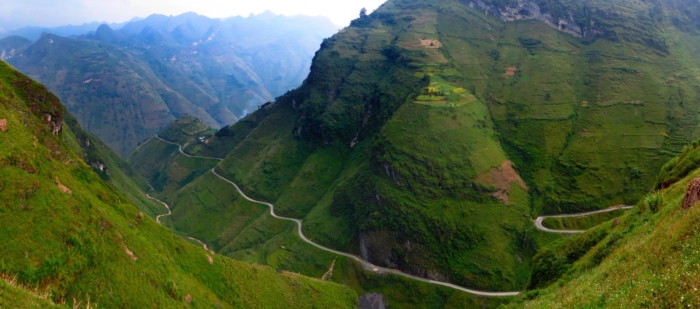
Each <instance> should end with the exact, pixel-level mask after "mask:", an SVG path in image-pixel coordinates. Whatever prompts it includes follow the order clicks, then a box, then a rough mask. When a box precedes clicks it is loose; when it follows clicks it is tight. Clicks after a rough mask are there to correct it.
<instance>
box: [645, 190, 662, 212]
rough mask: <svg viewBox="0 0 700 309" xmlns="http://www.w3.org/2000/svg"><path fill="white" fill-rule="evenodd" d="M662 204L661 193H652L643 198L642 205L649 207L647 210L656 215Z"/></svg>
mask: <svg viewBox="0 0 700 309" xmlns="http://www.w3.org/2000/svg"><path fill="white" fill-rule="evenodd" d="M663 203H664V197H663V195H661V192H653V193H649V194H648V195H647V196H646V197H645V198H644V205H645V206H647V207H649V209H650V210H651V211H652V212H654V213H656V212H658V211H659V208H660V207H661V205H663Z"/></svg>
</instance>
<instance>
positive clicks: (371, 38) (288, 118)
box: [131, 0, 700, 291]
mask: <svg viewBox="0 0 700 309" xmlns="http://www.w3.org/2000/svg"><path fill="white" fill-rule="evenodd" d="M699 9H700V8H699V6H698V4H697V3H695V2H687V1H685V2H684V1H670V2H659V1H636V2H627V1H606V2H600V1H583V2H580V1H578V2H574V1H563V0H562V1H559V0H552V1H549V0H548V1H482V2H478V3H477V2H474V3H469V2H466V1H453V0H441V1H422V0H394V1H388V2H387V3H385V4H384V5H383V6H382V7H381V8H380V9H378V10H377V11H376V12H374V13H373V14H371V15H369V16H366V17H362V18H360V19H358V20H355V21H354V22H353V23H352V25H351V26H350V27H348V28H346V29H344V30H342V31H341V32H340V33H338V34H337V35H335V36H333V37H332V38H330V39H328V40H326V41H324V43H323V45H322V48H321V50H320V51H319V52H318V53H317V54H316V57H315V59H314V63H313V65H312V69H311V73H310V75H309V77H308V78H307V79H306V81H305V82H304V84H303V85H302V86H301V87H300V88H298V89H297V90H295V91H292V92H290V93H288V94H287V95H285V96H283V97H281V98H279V100H277V102H276V103H274V104H272V105H269V106H265V107H264V108H262V109H260V110H258V111H257V112H255V113H253V114H252V115H249V116H248V117H246V118H244V119H243V120H242V121H241V122H239V123H237V124H235V125H233V126H230V127H226V128H224V129H222V130H220V131H219V132H217V134H216V135H215V136H214V137H212V138H211V139H209V140H207V142H205V143H202V144H192V145H188V146H187V147H186V150H188V151H190V153H195V154H199V155H205V156H213V157H220V158H225V160H224V161H223V162H222V163H221V164H220V165H219V167H218V168H217V171H220V172H221V173H222V175H224V176H225V177H227V178H228V179H231V180H233V181H234V182H236V183H238V184H239V185H241V187H242V188H243V190H244V191H245V192H246V193H247V194H249V195H250V196H252V197H254V198H257V199H260V200H265V201H269V202H271V203H273V204H275V205H276V212H277V213H278V214H280V215H285V216H290V217H295V218H300V219H303V221H304V229H305V230H304V232H305V234H306V235H307V236H309V237H310V238H312V239H313V240H314V241H317V242H319V243H321V244H323V245H325V246H329V247H331V248H335V249H339V250H344V251H347V252H352V253H355V254H358V255H361V256H362V257H364V258H366V259H367V260H369V261H371V262H373V263H377V264H378V265H382V266H388V267H394V268H398V269H401V270H403V271H405V272H409V273H412V274H416V275H419V276H423V277H427V278H432V279H438V280H442V281H450V282H454V283H457V284H460V285H463V286H468V287H474V288H480V289H485V290H495V291H504V290H520V289H523V288H524V287H525V286H526V285H527V283H528V282H529V280H530V277H531V274H532V272H533V269H536V267H537V265H536V264H535V263H534V262H533V260H532V258H533V256H534V255H535V253H536V252H537V251H538V249H541V248H544V247H545V246H546V245H547V244H548V243H550V242H551V241H552V240H555V239H557V238H561V236H556V235H549V234H544V233H541V232H539V231H537V230H535V229H534V226H533V223H532V218H534V217H536V216H537V215H541V214H550V213H570V212H579V211H583V210H591V209H599V208H604V207H608V206H611V205H617V204H634V203H635V202H636V201H637V200H639V199H640V198H641V197H643V196H644V194H646V193H647V192H648V190H649V188H651V187H652V186H653V185H654V182H655V181H656V180H655V178H656V174H657V172H658V170H659V169H660V168H661V167H662V165H663V163H664V162H666V161H667V160H668V159H670V158H671V157H673V156H674V155H675V154H677V153H678V152H679V151H680V150H681V148H682V147H683V146H684V145H685V144H686V143H688V142H689V141H691V140H693V139H695V138H696V137H697V136H698V132H700V131H698V130H697V129H698V118H697V117H696V116H697V115H696V114H697V112H698V108H700V105H698V104H697V97H698V94H699V92H698V89H697V88H696V87H695V84H696V83H697V74H696V72H697V71H698V69H699V68H700V65H699V63H698V62H697V59H696V58H695V57H693V56H692V55H694V54H695V53H696V52H697V50H698V46H700V45H699V44H700V38H698V36H697V30H698V29H697V27H696V25H695V24H694V23H691V22H690V21H692V20H694V18H695V17H696V16H697V14H695V12H698V10H699ZM581 25H586V26H581ZM588 25H590V26H588ZM154 147H155V146H154ZM158 147H164V146H163V145H161V146H158ZM176 148H177V147H174V149H171V150H170V151H173V152H174V151H176V150H177V149H176ZM131 162H134V163H136V161H131ZM159 164H160V165H161V166H163V168H164V169H168V168H170V167H169V166H170V165H171V163H168V162H162V161H161V162H159ZM137 166H138V164H137ZM137 169H138V168H137ZM140 172H142V171H141V170H140ZM211 181H212V179H210V176H208V175H207V174H204V175H202V176H201V177H200V178H198V179H195V180H193V181H192V182H191V183H189V184H186V183H180V184H178V185H175V186H172V187H170V188H171V189H173V188H178V187H179V189H177V190H176V191H169V192H167V193H166V194H164V195H163V196H162V197H163V198H166V199H167V200H168V202H169V203H170V204H171V205H172V206H173V209H174V213H175V215H173V217H172V220H173V223H172V226H174V227H175V229H176V230H178V231H180V232H182V233H185V234H188V235H193V236H194V237H202V238H204V239H206V240H207V243H210V244H212V245H213V247H214V248H215V250H219V251H221V250H224V251H225V250H229V249H230V248H235V249H236V250H239V251H238V252H241V250H243V249H244V248H246V247H253V248H255V247H256V246H260V245H259V244H256V243H250V244H246V243H245V242H241V239H245V237H247V236H245V235H250V234H249V233H248V232H246V228H247V229H248V230H251V229H252V230H260V229H261V228H260V225H255V223H250V222H248V221H246V220H249V219H250V218H255V216H256V213H255V212H254V211H252V210H251V211H250V212H249V211H248V210H246V207H247V206H245V205H238V206H235V205H230V204H229V205H225V206H226V207H232V208H235V210H234V209H231V208H227V209H229V210H227V211H230V212H231V213H235V212H236V211H238V212H240V213H244V214H246V215H245V216H243V215H241V221H236V223H231V222H232V221H231V220H225V219H222V220H221V221H219V222H216V221H212V220H216V219H215V216H210V217H207V218H209V219H208V220H207V222H210V225H211V226H213V227H215V228H214V229H213V230H211V229H204V228H203V226H202V225H201V224H197V223H196V222H198V221H197V218H199V217H200V216H202V213H203V212H204V211H205V210H206V211H209V210H217V211H223V209H224V208H223V207H224V205H222V202H220V201H217V200H215V199H208V198H204V197H201V198H199V199H194V198H192V194H193V192H195V191H196V192H202V190H203V188H205V187H207V186H208V185H209V183H210V182H211ZM198 188H199V189H198ZM172 192H175V193H172ZM203 194H204V193H203ZM202 196H204V195H202ZM222 218H223V217H222ZM243 218H247V219H245V220H243ZM211 222H216V223H211ZM582 224H585V223H582ZM253 227H257V228H253ZM241 235H243V236H241ZM271 238H272V236H264V235H263V236H256V239H257V243H266V242H267V241H268V240H266V239H271ZM225 252H226V253H227V254H228V253H229V251H225ZM231 254H232V256H236V253H235V252H233V253H231ZM270 254H272V253H270ZM268 256H269V255H268ZM261 263H263V264H266V263H267V264H269V262H266V261H262V262H261Z"/></svg>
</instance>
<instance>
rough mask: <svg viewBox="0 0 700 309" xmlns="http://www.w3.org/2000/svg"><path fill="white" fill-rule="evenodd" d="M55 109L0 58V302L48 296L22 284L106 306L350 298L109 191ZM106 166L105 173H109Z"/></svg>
mask: <svg viewBox="0 0 700 309" xmlns="http://www.w3.org/2000/svg"><path fill="white" fill-rule="evenodd" d="M64 117H66V118H65V119H66V122H70V121H71V120H70V117H68V116H67V115H66V113H65V112H64V108H63V106H61V105H60V102H59V101H58V99H57V98H56V97H55V96H54V95H53V94H51V93H50V92H49V91H48V90H47V89H46V88H44V87H43V86H41V85H39V84H36V83H34V82H33V81H31V80H30V79H29V78H28V77H26V76H24V75H22V74H20V73H19V72H16V71H15V70H14V69H12V68H10V67H9V66H8V65H7V64H5V63H0V119H7V120H8V130H7V131H6V132H0V149H3V151H2V153H0V205H1V206H0V221H2V222H3V224H2V225H0V242H2V243H3V246H2V247H1V248H0V274H2V276H3V278H16V282H15V283H13V285H14V286H13V287H8V285H7V284H5V283H6V282H0V302H2V303H3V304H5V303H7V304H8V306H20V307H24V306H25V305H26V306H33V305H34V304H36V305H37V306H44V307H45V306H48V305H50V303H49V302H46V301H41V300H36V299H32V298H31V296H30V295H31V293H29V292H28V291H23V290H22V288H19V286H24V287H31V289H32V290H34V289H36V290H37V291H46V293H47V295H48V300H49V301H50V302H54V303H58V304H64V303H65V304H69V305H72V304H73V299H75V301H76V303H78V302H79V303H82V304H86V303H87V302H88V300H89V301H90V303H91V304H92V305H93V306H94V307H105V308H123V307H138V308H145V307H152V306H157V307H163V308H175V307H182V306H192V307H200V308H205V307H206V308H211V307H217V306H220V307H222V308H290V307H291V308H309V307H312V308H313V307H316V308H329V307H330V308H355V307H356V306H357V295H356V294H355V292H353V291H352V290H351V289H349V288H347V287H345V286H341V285H337V284H333V283H328V282H322V281H320V280H317V279H311V278H308V277H303V276H298V275H293V274H279V273H278V272H277V271H275V270H274V269H272V268H270V267H266V266H257V265H249V264H245V263H242V262H237V261H233V260H231V259H228V258H225V257H222V256H217V255H213V254H209V253H208V252H206V251H204V250H202V249H201V247H197V246H195V245H192V244H190V243H188V242H186V241H184V240H182V239H181V238H179V237H177V236H174V235H173V234H172V232H170V231H169V230H167V229H165V228H163V227H162V226H160V225H159V224H157V223H156V222H155V221H153V220H151V219H149V218H148V217H146V216H145V215H144V214H143V213H142V212H140V211H139V209H138V208H137V207H136V206H135V205H134V204H132V203H131V202H130V200H129V199H128V198H127V197H126V196H125V195H123V194H121V193H117V192H116V191H115V189H114V187H116V186H117V185H116V183H118V182H120V181H118V180H117V179H116V178H109V179H108V180H110V181H111V183H112V184H110V183H107V182H106V181H105V180H104V179H103V178H104V175H98V174H97V173H95V172H94V170H93V169H94V168H95V167H94V166H89V165H88V164H87V163H88V162H90V163H94V162H97V161H84V160H83V157H87V158H88V159H90V158H92V159H94V158H98V159H99V160H106V159H104V158H99V157H93V156H92V152H91V151H92V150H94V151H100V149H99V147H101V146H95V147H96V148H94V149H93V148H88V149H87V150H84V149H83V148H81V147H76V145H78V143H80V142H82V141H83V138H82V136H83V134H84V132H82V133H81V130H80V129H79V127H78V126H74V127H72V128H70V131H64V132H61V128H62V126H61V124H62V120H63V119H64ZM66 130H68V128H66ZM66 135H68V136H66ZM64 140H65V141H67V142H69V143H68V144H72V146H69V145H67V144H66V143H64ZM78 146H79V145H78ZM91 149H92V150H91ZM78 151H86V153H82V155H78V154H76V152H78ZM115 162H116V161H115ZM98 169H99V168H98ZM111 169H112V171H111V172H110V173H105V174H107V176H110V175H111V176H110V177H112V176H114V175H115V174H119V173H117V170H118V168H113V167H112V168H111ZM121 175H127V174H125V173H121ZM101 176H102V177H101ZM119 177H122V176H119ZM138 182H139V181H135V180H132V182H131V183H132V184H136V183H138ZM113 185H114V187H113ZM210 258H211V260H210ZM25 290H26V289H25ZM42 293H43V292H42ZM28 294H29V295H28ZM8 295H9V296H8ZM14 296H17V298H15V297H14ZM8 298H9V300H7V299H8ZM8 301H9V302H8Z"/></svg>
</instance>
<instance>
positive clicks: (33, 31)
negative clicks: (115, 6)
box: [0, 18, 140, 41]
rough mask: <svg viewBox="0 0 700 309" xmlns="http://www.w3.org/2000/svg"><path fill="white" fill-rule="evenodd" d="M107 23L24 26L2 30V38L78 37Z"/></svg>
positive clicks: (117, 26)
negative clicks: (50, 35)
mask: <svg viewBox="0 0 700 309" xmlns="http://www.w3.org/2000/svg"><path fill="white" fill-rule="evenodd" d="M139 20H140V18H134V19H132V20H131V21H130V22H134V21H139ZM128 23H129V22H124V23H110V24H109V27H112V28H114V29H119V28H121V27H123V26H124V25H126V24H128ZM103 24H106V23H100V22H91V23H85V24H82V25H67V26H59V27H49V28H46V27H23V28H19V29H15V30H9V31H5V32H0V39H4V38H6V37H10V36H21V37H24V38H27V39H29V40H31V41H36V40H38V39H39V38H41V34H42V33H53V34H56V35H59V36H62V37H78V36H81V35H84V34H86V33H88V32H93V31H95V30H97V28H98V27H99V26H100V25H103Z"/></svg>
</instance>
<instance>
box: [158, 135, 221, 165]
mask: <svg viewBox="0 0 700 309" xmlns="http://www.w3.org/2000/svg"><path fill="white" fill-rule="evenodd" d="M156 138H157V139H159V140H161V141H164V142H166V143H168V144H171V145H175V146H177V147H180V153H181V154H183V155H184V156H186V157H190V158H195V159H209V160H217V161H223V160H224V159H222V158H213V157H200V156H193V155H189V154H187V153H186V152H185V151H183V149H182V146H181V145H180V144H178V143H173V142H169V141H166V140H164V139H162V138H161V137H160V136H158V135H156ZM185 146H187V144H185Z"/></svg>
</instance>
